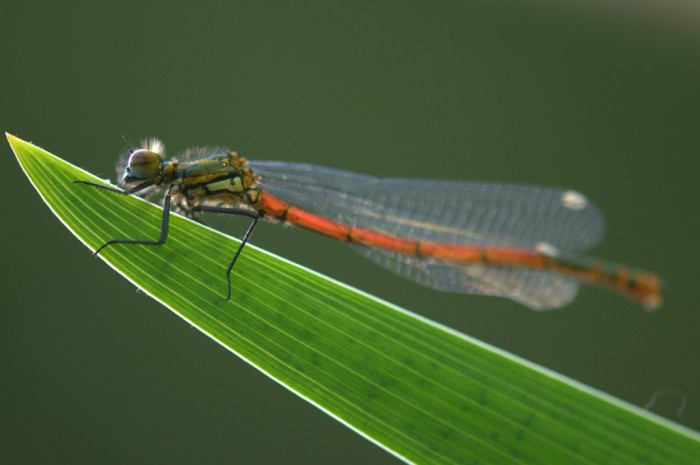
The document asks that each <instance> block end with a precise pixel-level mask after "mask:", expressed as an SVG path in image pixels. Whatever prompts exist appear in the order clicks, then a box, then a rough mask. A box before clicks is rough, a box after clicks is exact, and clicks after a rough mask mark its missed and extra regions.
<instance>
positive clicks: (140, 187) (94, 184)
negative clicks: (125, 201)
mask: <svg viewBox="0 0 700 465" xmlns="http://www.w3.org/2000/svg"><path fill="white" fill-rule="evenodd" d="M73 183H75V184H85V185H86V186H92V187H97V188H99V189H104V190H106V191H110V192H115V193H117V194H121V195H131V194H135V193H136V192H139V191H141V190H143V189H145V188H147V187H150V186H152V185H153V182H151V181H146V182H144V183H142V184H139V185H137V186H134V187H130V188H129V189H127V190H121V189H118V188H116V187H112V186H108V185H106V184H100V183H97V182H92V181H73Z"/></svg>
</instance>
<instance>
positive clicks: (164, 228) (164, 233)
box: [73, 181, 170, 256]
mask: <svg viewBox="0 0 700 465" xmlns="http://www.w3.org/2000/svg"><path fill="white" fill-rule="evenodd" d="M73 182H74V183H76V184H86V185H88V186H92V187H97V188H99V189H104V190H107V191H110V192H115V193H117V194H121V195H131V194H133V193H135V192H138V191H140V190H142V189H145V188H146V187H149V186H150V185H152V183H151V182H150V181H147V182H145V183H142V184H139V185H137V186H134V187H131V188H129V189H127V190H121V189H117V188H116V187H112V186H107V185H105V184H98V183H96V182H91V181H73ZM169 225H170V192H168V193H167V194H166V195H165V200H163V219H162V221H161V226H160V237H159V238H158V240H156V241H153V240H145V239H144V240H134V239H112V240H111V241H107V242H105V243H104V244H102V245H101V246H100V247H98V249H97V250H95V252H94V253H93V255H95V256H97V255H98V254H99V253H100V252H101V251H102V249H104V248H105V247H107V246H108V245H111V244H141V245H163V244H165V241H166V239H167V238H168V230H169Z"/></svg>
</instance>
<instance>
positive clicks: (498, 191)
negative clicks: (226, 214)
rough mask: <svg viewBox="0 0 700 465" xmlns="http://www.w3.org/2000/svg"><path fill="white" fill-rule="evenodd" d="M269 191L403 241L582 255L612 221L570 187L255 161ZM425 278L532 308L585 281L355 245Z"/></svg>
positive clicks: (557, 300)
mask: <svg viewBox="0 0 700 465" xmlns="http://www.w3.org/2000/svg"><path fill="white" fill-rule="evenodd" d="M249 165H250V167H251V168H252V169H253V170H254V171H255V172H257V173H258V174H260V176H261V187H262V189H263V190H264V191H267V192H269V193H271V194H273V195H275V196H277V197H279V198H281V199H283V200H285V201H286V202H289V203H290V204H292V205H294V206H297V207H299V208H302V209H304V210H307V211H309V212H311V213H315V214H317V215H320V216H324V217H327V218H330V219H332V220H334V221H337V222H341V223H344V224H348V225H351V226H356V227H360V228H364V229H370V230H373V231H378V232H383V233H386V234H391V235H394V236H398V237H403V238H407V239H413V240H420V241H434V242H442V243H450V244H460V245H482V246H486V245H490V246H493V245H497V246H502V247H513V248H520V249H529V250H543V251H546V252H548V253H564V254H566V255H571V254H575V253H578V252H581V251H584V250H587V249H589V248H591V247H593V246H595V245H596V244H597V243H598V242H599V241H600V239H601V238H602V236H603V233H604V222H603V219H602V217H601V215H600V213H599V211H598V209H597V208H596V206H595V205H593V204H591V203H590V202H588V200H587V199H586V198H585V197H584V196H583V195H581V194H579V193H576V192H574V191H568V190H563V189H553V188H544V187H537V186H526V185H517V184H497V183H469V182H450V181H424V180H413V179H391V178H387V179H379V178H375V177H372V176H367V175H363V174H358V173H353V172H349V171H343V170H337V169H332V168H326V167H322V166H317V165H310V164H303V163H286V162H260V161H257V162H250V164H249ZM354 248H355V249H356V250H358V251H359V252H360V253H362V254H363V255H365V256H367V257H368V258H370V259H371V260H372V261H374V262H375V263H378V264H380V265H382V266H384V267H386V268H389V269H391V270H392V271H394V272H396V273H398V274H399V275H401V276H404V277H406V278H408V279H411V280H413V281H415V282H418V283H420V284H423V285H426V286H429V287H433V288H436V289H441V290H447V291H452V292H474V293H481V294H491V295H502V296H506V297H509V298H511V299H514V300H517V301H519V302H522V303H524V304H526V305H528V306H530V307H532V308H536V309H545V308H555V307H560V306H563V305H565V304H566V303H568V302H569V301H570V300H571V299H573V297H574V296H575V295H576V292H577V289H578V287H577V283H576V281H574V280H572V279H569V278H565V277H562V276H560V275H557V274H554V273H550V272H547V271H540V270H524V269H507V268H496V267H489V266H478V265H464V264H457V263H448V262H439V261H435V260H425V259H420V258H416V257H409V256H405V255H401V254H397V253H395V252H392V251H387V250H382V249H373V248H366V247H354Z"/></svg>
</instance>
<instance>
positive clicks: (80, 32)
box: [0, 0, 700, 464]
mask: <svg viewBox="0 0 700 465" xmlns="http://www.w3.org/2000/svg"><path fill="white" fill-rule="evenodd" d="M514 3H518V4H519V6H515V5H514V4H511V3H510V2H508V1H506V0H502V1H497V2H485V1H484V2H467V1H463V2H457V1H444V2H436V1H409V0H403V1H399V0H373V1H353V2H323V1H297V2H282V1H279V2H260V1H231V2H223V1H222V2H191V3H184V4H183V6H178V7H168V6H165V5H168V3H165V2H164V3H163V4H162V5H161V4H158V3H149V2H138V3H133V4H132V3H127V2H94V1H91V2H71V3H70V4H67V3H66V4H63V5H62V6H58V3H56V2H45V3H40V2H22V3H21V4H20V3H19V2H16V4H14V5H6V6H3V18H2V27H0V43H2V57H1V60H2V65H0V105H1V106H0V120H1V123H2V124H1V125H0V126H1V128H2V129H3V130H6V131H9V132H11V133H13V134H15V135H17V136H19V137H21V138H24V139H26V140H31V141H33V142H35V143H37V144H38V145H40V146H42V147H45V148H47V149H48V150H49V151H52V152H53V153H56V154H57V155H59V156H61V157H63V158H65V159H67V160H69V161H71V162H73V163H75V164H77V165H79V166H82V167H85V168H87V169H88V170H90V171H92V172H94V173H97V174H101V175H102V176H104V177H111V178H113V177H114V173H113V165H114V161H115V157H116V154H117V153H118V152H119V151H120V150H121V149H122V148H123V142H122V140H121V138H120V136H121V135H122V134H124V135H126V136H127V137H129V138H132V139H133V140H139V139H140V138H141V137H144V136H150V135H157V136H159V137H161V138H163V139H164V141H165V142H166V146H167V147H168V148H169V149H170V153H171V154H175V153H176V152H177V151H178V150H180V149H183V148H185V147H187V146H191V145H227V146H230V147H231V148H234V149H237V150H239V151H240V152H242V153H243V154H244V155H246V156H248V157H249V158H259V159H280V160H290V161H307V162H315V163H322V164H326V165H330V166H334V167H338V168H346V169H351V170H356V171H361V172H367V173H371V174H375V175H380V176H389V175H391V176H405V177H421V178H443V179H472V180H499V181H510V182H525V183H532V184H545V185H555V186H563V187H569V188H573V189H577V190H580V191H582V192H584V193H586V194H587V195H588V196H589V198H591V199H592V200H594V201H595V202H597V203H598V204H599V206H600V207H601V209H602V210H603V211H604V213H605V215H606V218H607V224H608V233H607V236H606V239H605V241H604V242H603V244H602V245H601V246H600V247H599V248H598V249H597V250H596V251H595V253H596V254H597V255H600V256H603V257H606V258H609V259H613V260H618V261H622V262H628V263H630V264H633V265H637V266H640V267H644V268H647V269H651V270H655V271H658V272H659V273H660V274H661V275H662V276H663V277H664V278H665V280H666V281H667V283H668V293H667V296H666V302H665V303H666V304H665V306H664V308H663V309H662V311H660V312H658V313H655V314H652V315H649V314H646V313H645V312H644V311H643V310H642V309H641V307H640V306H639V305H637V304H635V303H632V302H629V301H626V300H624V299H621V298H620V297H618V296H616V295H613V294H611V293H609V292H606V291H604V290H601V289H594V288H589V287H585V288H584V289H583V290H582V292H581V293H580V296H579V298H578V299H577V300H576V301H575V303H574V304H573V305H571V306H570V307H568V308H566V309H564V310H560V311H553V312H548V313H536V312H532V311H530V310H527V309H526V308H524V307H522V306H520V305H518V304H515V303H512V302H510V301H506V300H504V299H498V298H488V297H480V296H466V295H450V294H442V293H439V292H435V291H432V290H429V289H425V288H422V287H420V286H417V285H414V284H412V283H410V282H408V281H404V280H402V279H400V278H398V277H396V276H394V275H393V274H391V273H389V272H386V271H384V270H382V269H380V268H378V267H376V266H374V265H372V264H371V263H369V262H367V261H365V260H364V259H363V258H362V257H360V256H359V255H356V254H355V253H353V252H352V251H351V250H350V249H349V248H346V247H345V246H344V245H343V244H339V243H335V242H333V241H331V240H328V239H325V238H321V237H318V236H316V235H313V234H310V233H307V232H304V231H300V230H294V229H288V228H287V229H285V228H281V227H279V226H276V225H271V224H265V225H263V226H262V227H260V228H259V229H258V231H257V232H256V235H255V237H254V243H256V244H257V245H259V246H261V247H263V248H266V249H268V250H270V251H273V252H275V253H277V254H280V255H282V256H284V257H287V258H289V259H292V260H294V261H297V262H299V263H302V264H304V265H306V266H308V267H310V268H313V269H315V270H318V271H320V272H322V273H325V274H328V275H330V276H332V277H334V278H337V279H339V280H341V281H344V282H347V283H349V284H351V285H353V286H356V287H358V288H360V289H362V290H365V291H368V292H370V293H373V294H376V295H378V296H380V297H382V298H384V299H387V300H389V301H391V302H395V303H397V304H399V305H401V306H404V307H406V308H408V309H411V310H413V311H416V312H418V313H420V314H422V315H425V316H426V317H428V318H431V319H434V320H436V321H438V322H440V323H443V324H445V325H448V326H451V327H453V328H456V329H458V330H460V331H462V332H465V333H467V334H469V335H471V336H475V337H477V338H479V339H482V340H484V341H487V342H489V343H491V344H494V345H496V346H499V347H502V348H504V349H506V350H508V351H511V352H513V353H515V354H517V355H519V356H522V357H524V358H527V359H529V360H532V361H535V362H537V363H539V364H541V365H543V366H545V367H548V368H551V369H553V370H556V371H558V372H561V373H563V374H565V375H568V376H570V377H572V378H574V379H576V380H579V381H581V382H584V383H586V384H589V385H591V386H594V387H596V388H598V389H601V390H603V391H606V392H608V393H610V394H612V395H614V396H617V397H620V398H622V399H625V400H627V401H629V402H630V403H633V404H636V405H644V404H645V403H646V402H647V401H648V400H649V399H650V397H651V396H652V394H653V393H654V392H655V391H657V390H660V389H665V388H673V389H681V390H682V391H683V392H684V393H685V396H686V397H687V402H688V405H687V408H686V409H685V412H684V414H683V415H682V416H680V417H678V416H676V413H675V410H676V408H677V406H678V405H679V399H678V398H672V397H666V398H663V399H661V400H660V402H659V404H658V405H657V407H655V409H654V411H656V412H657V413H660V414H662V415H664V416H667V417H669V418H672V419H673V420H675V421H678V422H680V423H682V424H685V425H687V426H690V427H692V428H695V429H698V428H700V376H699V375H698V370H697V368H698V360H697V358H698V355H699V354H700V350H699V349H700V341H699V340H698V328H700V313H699V312H698V308H697V306H698V304H697V302H698V298H699V297H700V292H698V283H697V281H698V280H697V277H698V272H697V262H698V258H700V254H699V253H698V252H699V249H700V246H699V245H698V233H697V231H698V226H699V224H698V216H699V212H700V208H699V207H700V202H699V200H700V195H699V194H698V182H697V177H698V173H699V171H700V170H699V168H700V163H699V162H698V157H699V156H700V86H699V84H700V32H698V31H700V27H698V25H700V11H698V10H699V9H698V7H696V6H693V5H697V3H694V2H683V1H682V0H676V1H666V2H662V1H661V0H659V1H658V2H655V1H653V0H649V1H645V2H639V3H638V4H637V5H636V6H635V9H634V11H631V10H630V9H629V8H628V6H627V5H626V2H621V1H615V2H597V1H596V2H593V3H591V2H583V1H582V2H566V3H569V4H570V6H569V7H563V6H555V4H554V3H555V2H551V4H550V2H546V1H532V2H514ZM523 3H525V5H523ZM606 3H607V4H611V5H613V4H614V5H617V7H616V8H611V7H605V8H601V7H600V5H605V4H606ZM627 3H635V2H627ZM618 4H619V5H618ZM0 151H1V152H2V153H1V155H2V156H0V168H1V172H2V179H3V187H2V192H3V196H4V206H3V210H4V211H3V219H2V228H0V234H1V235H2V237H1V239H2V250H3V252H2V259H1V260H2V262H1V263H2V267H1V269H0V273H1V275H0V296H1V297H0V299H1V300H0V305H1V307H2V308H1V311H0V328H1V329H2V336H1V337H0V348H1V349H0V354H1V356H2V360H0V367H1V368H0V370H1V373H2V375H1V379H0V402H1V406H0V418H1V420H0V427H1V428H2V429H1V430H0V451H2V456H3V462H5V463H23V464H26V463H165V462H168V463H293V462H296V463H331V462H332V463H392V462H395V461H396V459H394V458H392V457H391V456H390V455H389V454H387V453H386V452H384V451H382V450H381V449H380V448H378V447H376V446H374V445H372V444H371V443H369V442H368V441H366V440H364V439H363V438H361V437H360V436H359V435H357V434H356V433H354V432H352V431H350V430H349V429H347V428H345V427H344V426H342V425H340V424H339V423H337V422H336V421H334V420H333V419H331V418H330V417H328V416H326V415H325V414H324V413H322V412H320V411H318V410H316V409H315V408H313V407H312V406H310V405H309V404H307V403H305V402H304V401H303V400H301V399H299V398H296V397H295V396H294V395H292V394H290V393H289V392H287V391H286V390H285V389H284V388H282V387H280V386H279V385H277V384H276V383H274V382H272V381H271V380H269V379H268V378H267V377H266V376H264V375H263V374H261V373H259V372H258V371H257V370H255V369H254V368H252V367H250V366H248V365H246V364H245V363H243V362H242V361H240V360H238V359H236V358H235V357H233V356H232V355H231V354H230V353H228V352H227V351H225V350H224V349H222V348H221V347H220V346H218V345H217V344H215V343H214V342H213V341H211V340H210V339H209V338H207V337H205V336H203V335H202V334H200V333H199V332H198V331H196V330H194V329H192V328H190V327H189V326H188V325H187V324H185V323H184V322H183V321H182V320H181V319H180V318H177V317H176V316H175V315H174V314H171V313H170V312H168V311H167V310H166V309H164V308H163V307H161V306H159V305H158V304H157V303H156V302H154V301H151V300H150V299H148V298H147V297H145V296H144V295H142V294H139V293H137V292H136V291H135V289H134V287H133V286H132V285H131V284H129V283H128V282H126V281H125V280H123V279H121V278H120V277H119V276H118V275H117V274H116V273H114V272H113V271H112V270H111V269H109V268H108V267H107V266H105V265H104V264H103V263H102V262H101V261H96V260H94V259H93V258H92V256H91V254H90V253H89V251H88V250H87V249H86V248H85V247H83V246H82V245H81V244H80V243H79V242H78V241H77V240H76V239H75V238H74V237H73V236H72V235H71V234H70V233H68V231H67V230H66V229H65V228H64V227H63V226H62V225H61V224H60V223H59V222H58V221H57V220H56V218H55V217H53V215H51V214H50V212H49V210H48V209H47V208H46V207H45V206H44V205H43V204H42V202H41V200H40V199H39V196H38V195H37V193H36V192H35V191H34V189H33V188H32V187H31V185H30V184H29V182H28V181H27V179H26V178H25V176H24V175H23V174H22V172H21V170H20V168H19V166H18V165H17V163H16V161H15V160H14V157H13V156H12V154H11V151H10V149H9V147H8V146H5V147H4V148H2V149H0ZM212 222H213V223H214V224H215V225H216V226H217V227H220V228H221V229H223V230H225V231H226V232H229V233H231V234H239V233H240V232H241V230H242V228H243V227H244V226H243V222H240V221H232V220H230V219H218V218H217V219H215V220H213V221H212ZM226 259H227V258H226V257H222V260H226ZM184 284H186V283H184Z"/></svg>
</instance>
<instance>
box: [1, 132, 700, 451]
mask: <svg viewBox="0 0 700 465" xmlns="http://www.w3.org/2000/svg"><path fill="white" fill-rule="evenodd" d="M7 137H8V139H9V141H10V144H11V146H12V148H13V150H14V152H15V154H16V156H17V158H18V160H19V162H20V164H21V165H22V168H23V169H24V171H25V172H26V174H27V176H28V177H29V179H30V181H31V182H32V183H33V184H34V186H35V187H36V189H37V190H38V191H39V193H40V194H41V196H42V198H43V199H44V201H45V202H46V204H47V205H48V206H49V208H51V210H52V211H53V212H54V214H55V215H56V216H57V217H58V218H59V219H60V220H61V221H62V222H63V223H64V224H65V225H66V227H67V228H68V229H69V230H70V231H71V232H72V233H73V234H75V236H76V237H77V238H78V239H80V240H81V241H82V242H83V243H84V244H85V245H87V246H88V247H89V248H90V249H91V250H95V249H96V248H97V247H99V246H100V245H101V244H103V243H104V242H106V241H107V240H109V239H114V238H138V239H144V238H146V239H147V238H152V239H155V238H157V237H158V233H159V229H160V218H161V209H160V208H159V207H158V206H156V205H153V204H151V203H148V202H146V201H144V200H142V199H139V198H136V197H133V196H122V195H117V194H114V193H112V192H108V191H105V190H102V189H95V188H92V187H89V186H85V185H81V184H75V183H73V181H75V180H89V181H96V182H101V181H100V180H99V179H98V178H96V177H95V176H93V175H91V174H90V173H87V172H85V171H83V170H81V169H79V168H77V167H75V166H73V165H70V164H68V163H66V162H65V161H63V160H61V159H59V158H57V157H55V156H53V155H51V154H49V153H47V152H46V151H44V150H42V149H40V148H38V147H36V146H34V145H31V144H29V143H27V142H24V141H22V140H20V139H17V138H16V137H13V136H11V135H8V136H7ZM237 245H238V241H237V240H236V239H234V238H231V237H228V236H225V235H223V234H220V233H218V232H216V231H214V230H211V229H209V228H207V227H204V226H202V225H199V224H197V223H194V222H192V221H189V220H187V219H184V218H182V217H180V216H177V215H173V216H172V218H171V230H170V236H169V238H168V241H167V243H166V244H165V245H164V246H160V247H148V246H140V245H115V246H110V247H107V248H106V249H105V250H103V251H102V252H101V254H100V257H101V258H102V260H104V261H105V262H106V263H107V264H108V265H109V266H111V267H112V268H114V269H115V270H116V271H117V272H118V273H120V274H122V275H123V276H124V277H126V278H127V279H128V280H129V281H131V282H133V283H134V284H136V285H137V286H138V287H139V288H141V289H142V290H143V291H144V292H145V293H147V294H148V295H150V296H151V297H153V298H154V299H156V300H157V301H159V302H161V303H162V304H163V305H165V306H166V307H168V308H169V309H171V310H172V311H173V312H175V313H176V314H178V315H180V316H181V317H182V318H184V319H185V320H187V321H188V322H189V323H190V324H192V325H193V326H195V327H197V328H198V329H200V330H201V331H202V332H204V333H205V334H207V335H208V336H210V337H211V338H212V339H214V340H215V341H217V342H218V343H220V344H221V345H223V346H224V347H226V348H228V349H229V350H231V351H232V352H233V353H235V354H236V355H238V356H239V357H242V358H243V359H244V360H246V361H248V362H249V363H251V364H252V365H254V366H255V367H257V368H258V369H260V370H261V371H263V372H264V373H266V374H267V375H269V376H270V377H271V378H272V379H274V380H276V381H277V382H279V383H280V384H282V385H284V386H285V387H287V388H288V389H289V390H290V391H292V392H294V393H296V394H297V395H299V396H301V397H303V398H305V399H307V400H308V401H309V402H311V403H312V404H314V405H316V406H317V407H319V408H321V409H323V410H324V411H325V412H327V413H328V414H330V415H332V416H333V417H335V418H336V419H338V420H339V421H341V422H343V423H345V424H346V425H348V426H349V427H350V428H352V429H354V430H355V431H357V432H358V433H360V434H362V435H363V436H365V437H366V438H368V439H369V440H371V441H374V442H375V443H377V444H378V445H380V446H381V447H384V448H385V449H386V450H388V451H389V452H391V453H393V454H395V455H397V456H398V457H401V458H403V459H405V460H407V461H410V462H415V463H452V464H468V463H480V464H488V463H522V464H530V463H540V464H543V463H553V464H564V463H565V464H577V463H582V464H583V463H585V464H604V463H610V464H638V463H659V464H670V463H673V464H684V463H687V464H691V463H693V464H694V463H697V461H698V458H699V457H700V435H698V434H697V433H696V432H694V431H690V430H688V429H685V428H683V427H681V426H678V425H676V424H673V423H671V422H669V421H666V420H663V419H661V418H659V417H657V416H655V415H653V414H651V413H649V412H646V411H644V410H641V409H639V408H636V407H634V406H631V405H628V404H626V403H624V402H622V401H620V400H617V399H614V398H612V397H610V396H607V395H605V394H602V393H600V392H597V391H595V390H593V389H591V388H589V387H586V386H583V385H580V384H578V383H576V382H574V381H571V380H569V379H567V378H565V377H563V376H561V375H557V374H555V373H552V372H549V371H547V370H545V369H543V368H541V367H538V366H535V365H533V364H531V363H528V362H526V361H523V360H521V359H519V358H518V357H515V356H513V355H511V354H508V353H505V352H503V351H500V350H498V349H495V348H493V347H490V346H488V345H486V344H484V343H482V342H479V341H476V340H474V339H471V338H469V337H467V336H464V335H462V334H459V333H457V332H455V331H451V330H449V329H446V328H444V327H441V326H439V325H437V324H435V323H432V322H430V321H427V320H425V319H423V318H421V317H419V316H416V315H414V314H412V313H410V312H408V311H406V310H403V309H400V308H397V307H395V306H393V305H391V304H388V303H386V302H383V301H381V300H379V299H377V298H375V297H373V296H369V295H367V294H364V293H361V292H359V291H357V290H354V289H351V288H349V287H347V286H344V285H342V284H340V283H338V282H335V281H333V280H331V279H329V278H327V277H324V276H321V275H319V274H317V273H314V272H312V271H309V270H307V269H304V268H302V267H300V266H298V265H295V264H293V263H290V262H288V261H286V260H284V259H281V258H279V257H276V256H273V255H271V254H269V253H267V252H265V251H263V250H260V249H258V248H256V247H253V246H247V247H246V249H245V251H244V253H243V254H242V255H241V258H240V260H239V262H238V263H237V264H236V270H235V275H234V278H233V283H234V290H233V298H232V300H231V301H226V300H225V298H224V296H225V293H226V278H225V269H226V266H227V265H228V260H229V257H230V256H231V254H232V252H233V251H234V250H235V249H236V246H237ZM229 401H230V402H236V401H235V400H229Z"/></svg>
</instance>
